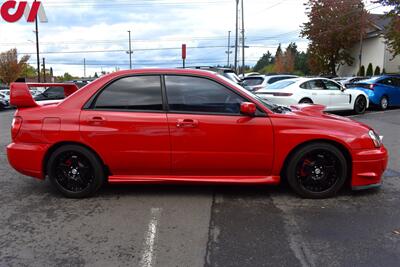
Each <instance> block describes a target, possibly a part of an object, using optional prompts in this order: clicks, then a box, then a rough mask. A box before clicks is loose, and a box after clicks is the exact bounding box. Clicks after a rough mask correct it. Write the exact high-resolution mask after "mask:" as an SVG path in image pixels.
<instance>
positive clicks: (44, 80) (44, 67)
mask: <svg viewBox="0 0 400 267" xmlns="http://www.w3.org/2000/svg"><path fill="white" fill-rule="evenodd" d="M43 82H46V59H45V58H43Z"/></svg>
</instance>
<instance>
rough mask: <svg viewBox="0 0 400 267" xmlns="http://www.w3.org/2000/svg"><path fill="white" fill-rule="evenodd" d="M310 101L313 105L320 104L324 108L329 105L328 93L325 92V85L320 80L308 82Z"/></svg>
mask: <svg viewBox="0 0 400 267" xmlns="http://www.w3.org/2000/svg"><path fill="white" fill-rule="evenodd" d="M308 84H309V88H310V94H311V99H312V100H313V102H314V104H320V105H324V106H329V105H330V92H329V91H328V90H326V87H325V84H324V83H323V81H322V80H319V79H316V80H310V81H308Z"/></svg>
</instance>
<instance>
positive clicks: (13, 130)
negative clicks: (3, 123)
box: [11, 117, 22, 138]
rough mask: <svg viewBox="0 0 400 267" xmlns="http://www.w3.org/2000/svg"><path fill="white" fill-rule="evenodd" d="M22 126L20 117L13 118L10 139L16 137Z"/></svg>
mask: <svg viewBox="0 0 400 267" xmlns="http://www.w3.org/2000/svg"><path fill="white" fill-rule="evenodd" d="M21 126H22V118H21V117H14V119H13V121H12V124H11V136H12V138H15V137H17V135H18V133H19V130H20V129H21Z"/></svg>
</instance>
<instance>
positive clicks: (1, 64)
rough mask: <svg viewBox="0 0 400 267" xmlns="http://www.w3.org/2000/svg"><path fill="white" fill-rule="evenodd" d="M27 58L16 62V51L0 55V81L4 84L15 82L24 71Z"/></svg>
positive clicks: (12, 50) (11, 50)
mask: <svg viewBox="0 0 400 267" xmlns="http://www.w3.org/2000/svg"><path fill="white" fill-rule="evenodd" d="M28 60H29V56H23V57H22V58H21V59H20V60H18V53H17V49H15V48H14V49H10V50H8V51H6V52H3V53H0V79H1V80H2V81H3V82H5V83H6V84H10V83H12V82H15V81H16V80H17V79H18V78H19V77H20V75H21V74H22V73H23V71H24V70H25V69H26V65H27V62H28Z"/></svg>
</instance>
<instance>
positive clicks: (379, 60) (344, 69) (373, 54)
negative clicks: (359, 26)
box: [337, 14, 400, 77]
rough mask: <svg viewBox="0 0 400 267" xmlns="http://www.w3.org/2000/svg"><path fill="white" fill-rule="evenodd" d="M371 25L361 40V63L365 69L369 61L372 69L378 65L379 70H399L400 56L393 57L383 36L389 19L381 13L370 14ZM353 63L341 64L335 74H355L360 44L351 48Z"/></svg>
mask: <svg viewBox="0 0 400 267" xmlns="http://www.w3.org/2000/svg"><path fill="white" fill-rule="evenodd" d="M370 22H371V27H370V28H369V29H368V31H367V36H366V37H365V39H364V40H363V45H362V57H361V65H363V66H364V67H365V71H367V68H368V65H369V63H371V64H372V67H373V71H375V68H376V66H379V68H380V69H381V72H382V71H383V69H384V70H385V72H386V73H399V72H400V56H396V57H395V58H393V54H392V53H391V52H390V51H389V49H388V47H387V45H386V43H385V38H384V36H383V34H384V31H385V27H386V26H387V25H388V24H389V23H390V19H388V18H386V17H384V16H383V15H378V14H371V15H370ZM350 52H351V55H352V57H353V58H354V63H353V65H351V66H348V65H344V66H343V65H341V66H340V67H339V70H338V72H337V74H338V75H339V76H343V77H345V76H356V75H357V73H358V70H359V66H360V60H359V56H360V44H356V45H355V46H354V47H353V48H352V49H351V50H350Z"/></svg>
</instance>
